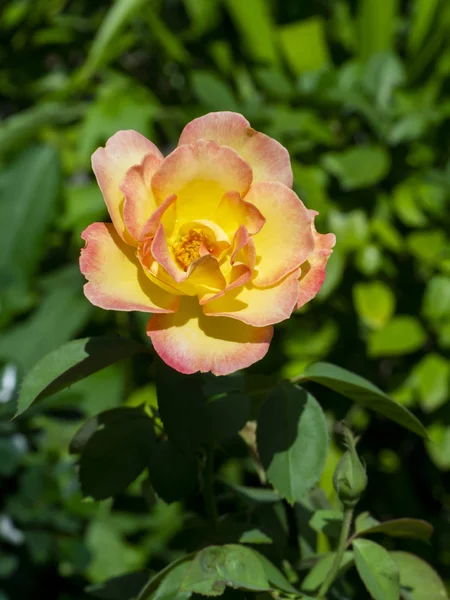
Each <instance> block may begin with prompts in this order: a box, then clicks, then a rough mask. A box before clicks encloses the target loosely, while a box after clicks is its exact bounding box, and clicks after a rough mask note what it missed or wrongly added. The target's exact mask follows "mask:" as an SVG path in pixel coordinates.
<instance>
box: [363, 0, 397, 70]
mask: <svg viewBox="0 0 450 600" xmlns="http://www.w3.org/2000/svg"><path fill="white" fill-rule="evenodd" d="M398 4H399V2H398V0H383V3H382V4H380V3H379V2H378V0H360V2H359V15H358V17H359V19H358V20H359V36H358V37H359V54H360V57H361V58H362V60H367V59H368V58H369V57H370V56H372V54H375V53H376V52H382V51H385V50H390V49H391V48H392V47H393V44H394V36H395V32H396V17H397V11H398Z"/></svg>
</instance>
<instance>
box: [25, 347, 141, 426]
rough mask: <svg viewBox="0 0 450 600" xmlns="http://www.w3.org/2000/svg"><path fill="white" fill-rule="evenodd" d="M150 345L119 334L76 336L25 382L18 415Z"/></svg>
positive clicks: (41, 364) (38, 364)
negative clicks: (36, 403)
mask: <svg viewBox="0 0 450 600" xmlns="http://www.w3.org/2000/svg"><path fill="white" fill-rule="evenodd" d="M138 352H148V349H147V348H146V347H145V346H143V345H141V344H138V343H137V342H134V341H133V340H129V339H126V338H122V337H119V336H99V337H91V338H84V339H81V340H73V341H72V342H68V343H67V344H65V345H64V346H61V347H60V348H58V349H57V350H54V351H53V352H51V353H50V354H47V355H46V356H44V358H42V359H41V360H40V361H39V362H38V363H37V364H36V365H35V366H34V367H33V368H32V369H31V371H30V372H29V373H28V374H27V375H26V377H25V378H24V380H23V382H22V387H21V392H20V396H19V401H18V407H17V415H19V414H21V413H23V411H24V410H26V409H27V408H28V407H29V406H31V404H32V403H33V402H35V401H36V400H40V399H42V398H45V397H47V396H50V395H51V394H54V393H56V392H58V391H59V390H62V389H63V388H65V387H67V386H69V385H71V384H72V383H75V382H76V381H80V379H84V378H85V377H88V376H89V375H91V374H92V373H96V372H97V371H100V370H101V369H104V368H105V367H107V366H109V365H111V364H113V363H115V362H117V361H119V360H123V359H124V358H129V357H130V356H133V355H134V354H136V353H138Z"/></svg>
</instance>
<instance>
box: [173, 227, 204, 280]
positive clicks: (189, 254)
mask: <svg viewBox="0 0 450 600" xmlns="http://www.w3.org/2000/svg"><path fill="white" fill-rule="evenodd" d="M202 245H203V246H204V247H205V248H206V249H207V250H208V251H209V252H211V251H212V243H211V241H210V240H209V238H208V237H207V236H206V235H205V234H204V233H203V231H197V230H196V229H191V230H190V231H189V232H188V233H187V234H186V235H183V236H182V237H181V238H180V239H179V240H178V242H176V243H175V244H174V245H173V246H172V248H173V253H174V256H175V258H176V260H177V261H178V262H179V264H180V265H181V266H182V267H183V269H184V270H185V271H187V268H188V267H189V265H190V264H191V262H193V261H194V260H197V258H200V248H201V246H202Z"/></svg>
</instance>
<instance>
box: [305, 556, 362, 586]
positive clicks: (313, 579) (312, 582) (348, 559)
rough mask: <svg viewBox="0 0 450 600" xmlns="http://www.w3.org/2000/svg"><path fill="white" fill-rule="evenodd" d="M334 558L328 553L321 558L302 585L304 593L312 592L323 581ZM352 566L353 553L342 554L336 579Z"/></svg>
mask: <svg viewBox="0 0 450 600" xmlns="http://www.w3.org/2000/svg"><path fill="white" fill-rule="evenodd" d="M335 557H336V553H335V552H330V553H329V554H327V555H326V556H324V557H323V558H321V559H320V560H319V561H318V562H317V563H316V564H315V565H314V567H313V568H312V569H311V571H310V572H309V573H308V575H307V576H306V578H305V579H304V580H303V583H302V590H305V592H314V591H315V590H317V589H318V588H319V587H320V585H321V584H322V583H323V581H324V580H325V577H326V576H327V575H328V573H329V571H330V569H331V566H332V564H333V562H334V559H335ZM352 564H353V552H344V555H343V557H342V561H341V564H340V566H339V570H338V577H339V576H341V575H342V574H343V573H344V572H345V571H346V570H347V569H348V568H349V567H350V566H351V565H352Z"/></svg>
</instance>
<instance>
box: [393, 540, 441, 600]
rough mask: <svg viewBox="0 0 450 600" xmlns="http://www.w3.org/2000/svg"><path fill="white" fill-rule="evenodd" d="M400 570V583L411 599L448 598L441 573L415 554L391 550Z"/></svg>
mask: <svg viewBox="0 0 450 600" xmlns="http://www.w3.org/2000/svg"><path fill="white" fill-rule="evenodd" d="M391 557H392V559H393V561H394V563H395V564H396V565H397V567H398V570H399V571H400V585H401V587H402V589H404V590H405V591H407V593H408V598H411V600H448V594H447V591H446V589H445V585H444V583H443V581H442V579H441V578H440V577H439V575H438V574H437V573H436V571H434V569H432V568H431V567H430V565H429V564H427V563H426V562H425V561H424V560H422V559H420V558H419V557H417V556H414V554H410V553H409V552H391Z"/></svg>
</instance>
